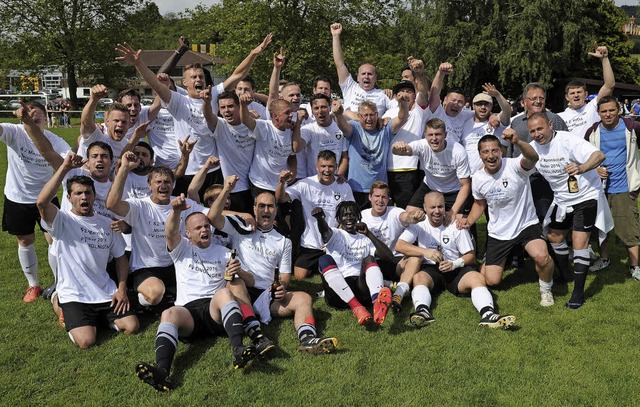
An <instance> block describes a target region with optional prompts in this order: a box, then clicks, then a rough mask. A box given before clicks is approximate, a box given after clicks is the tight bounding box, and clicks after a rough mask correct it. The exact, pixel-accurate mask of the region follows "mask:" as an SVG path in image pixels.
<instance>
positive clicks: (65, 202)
mask: <svg viewBox="0 0 640 407" xmlns="http://www.w3.org/2000/svg"><path fill="white" fill-rule="evenodd" d="M76 175H84V176H86V177H89V178H91V174H90V173H89V170H87V169H86V168H74V169H72V170H71V171H69V172H68V173H67V175H65V177H64V179H63V180H62V202H60V209H62V210H63V211H64V212H71V202H69V199H68V198H67V196H69V191H68V190H67V180H68V179H69V178H71V177H74V176H76ZM91 179H93V178H91ZM93 187H94V188H95V189H96V199H95V201H94V202H93V212H95V213H96V214H98V215H102V216H104V217H107V218H109V219H113V218H120V216H116V214H115V213H113V212H111V211H110V210H108V209H107V195H109V190H110V189H111V181H110V180H108V181H105V182H98V181H96V180H95V179H93Z"/></svg>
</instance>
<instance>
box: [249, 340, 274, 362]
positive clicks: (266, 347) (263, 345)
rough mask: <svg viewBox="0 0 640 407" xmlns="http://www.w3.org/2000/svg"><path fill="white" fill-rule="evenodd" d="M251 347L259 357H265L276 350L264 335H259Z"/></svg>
mask: <svg viewBox="0 0 640 407" xmlns="http://www.w3.org/2000/svg"><path fill="white" fill-rule="evenodd" d="M253 346H255V348H256V349H255V350H256V352H257V353H258V355H260V356H261V357H267V355H268V354H269V353H271V352H272V351H273V350H275V348H276V345H275V344H274V343H273V342H271V340H270V339H269V338H267V337H266V336H264V335H261V336H260V337H259V338H258V339H256V340H255V341H254V342H253Z"/></svg>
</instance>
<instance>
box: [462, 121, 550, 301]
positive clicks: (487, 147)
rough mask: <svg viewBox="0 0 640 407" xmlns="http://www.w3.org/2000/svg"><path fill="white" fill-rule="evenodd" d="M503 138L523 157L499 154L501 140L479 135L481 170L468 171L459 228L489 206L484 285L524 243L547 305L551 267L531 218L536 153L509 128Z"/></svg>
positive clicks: (495, 277)
mask: <svg viewBox="0 0 640 407" xmlns="http://www.w3.org/2000/svg"><path fill="white" fill-rule="evenodd" d="M502 137H503V138H504V139H506V140H507V141H509V142H510V143H511V144H514V145H515V146H516V147H518V148H520V149H521V150H522V156H521V157H518V158H502V148H501V144H500V141H499V140H498V138H497V137H496V136H494V135H486V136H484V137H483V138H481V139H480V141H479V142H478V151H479V152H480V158H481V159H482V162H483V164H484V168H483V169H481V170H479V171H476V173H475V174H473V182H472V186H473V197H474V198H475V202H474V204H473V207H472V208H471V212H470V213H469V216H468V217H467V218H466V219H464V220H463V224H462V225H461V226H462V227H464V228H468V227H470V225H473V224H474V223H475V222H476V221H477V220H478V219H479V218H480V217H481V216H482V214H483V213H484V212H485V210H486V209H487V207H488V208H489V223H488V225H487V234H488V238H487V255H486V259H485V262H484V264H483V266H482V269H481V272H482V274H483V275H484V278H485V281H486V283H487V285H489V286H496V285H498V284H499V283H500V281H501V280H502V273H503V271H504V268H505V263H506V261H507V258H508V257H509V255H510V253H511V251H512V250H513V248H514V247H517V246H520V247H523V248H524V250H526V251H527V253H529V256H531V259H533V261H534V262H535V265H536V266H535V267H536V272H537V273H538V282H539V284H540V298H541V300H540V305H542V306H543V307H549V306H552V305H553V304H554V300H553V294H552V293H551V287H552V286H553V266H554V265H553V260H552V259H551V257H550V256H549V252H548V250H547V242H546V241H545V240H544V236H543V234H542V227H541V226H540V222H539V221H538V217H537V216H536V211H535V206H534V205H533V199H532V197H531V185H530V183H529V175H531V174H532V173H533V172H534V171H535V164H536V162H537V161H538V154H537V153H536V152H535V150H533V148H531V146H530V145H529V144H527V143H525V142H524V141H522V140H519V139H518V136H517V133H516V131H515V130H513V129H507V130H505V131H504V132H503V133H502Z"/></svg>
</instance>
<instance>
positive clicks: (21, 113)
mask: <svg viewBox="0 0 640 407" xmlns="http://www.w3.org/2000/svg"><path fill="white" fill-rule="evenodd" d="M20 104H21V105H22V107H21V108H20V109H18V110H16V111H15V114H16V116H17V117H18V119H20V121H22V124H24V129H25V131H26V132H27V134H28V135H29V138H30V139H31V141H32V142H33V144H34V145H35V146H36V148H37V149H38V152H39V153H40V155H41V156H42V157H43V158H44V159H45V160H47V162H48V163H49V165H50V166H51V167H53V170H54V171H56V170H57V169H58V168H60V166H61V165H62V162H63V161H64V158H62V156H61V155H60V154H58V153H57V152H56V151H55V150H54V149H53V146H52V145H51V142H50V141H49V139H48V138H47V137H46V136H45V135H44V133H43V132H42V130H40V127H39V126H38V125H37V124H36V123H35V122H34V121H33V115H34V114H35V109H32V108H30V107H29V106H27V105H25V104H24V103H22V102H20ZM1 129H2V128H1V127H0V134H2V133H1V132H2V130H1Z"/></svg>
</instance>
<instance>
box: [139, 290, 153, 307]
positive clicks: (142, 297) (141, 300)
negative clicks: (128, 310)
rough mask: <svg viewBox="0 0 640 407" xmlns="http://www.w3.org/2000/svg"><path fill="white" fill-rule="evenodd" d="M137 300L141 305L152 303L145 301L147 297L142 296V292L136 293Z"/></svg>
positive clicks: (145, 305)
mask: <svg viewBox="0 0 640 407" xmlns="http://www.w3.org/2000/svg"><path fill="white" fill-rule="evenodd" d="M138 302H139V303H140V305H142V306H143V307H150V306H152V305H153V304H151V303H150V302H149V301H147V299H146V298H145V297H144V295H142V293H138Z"/></svg>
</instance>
